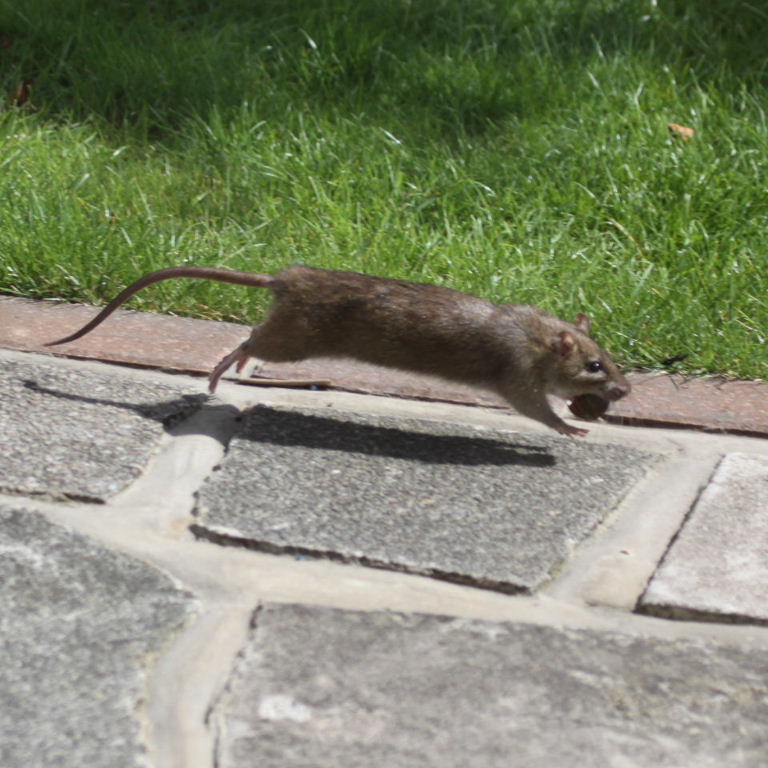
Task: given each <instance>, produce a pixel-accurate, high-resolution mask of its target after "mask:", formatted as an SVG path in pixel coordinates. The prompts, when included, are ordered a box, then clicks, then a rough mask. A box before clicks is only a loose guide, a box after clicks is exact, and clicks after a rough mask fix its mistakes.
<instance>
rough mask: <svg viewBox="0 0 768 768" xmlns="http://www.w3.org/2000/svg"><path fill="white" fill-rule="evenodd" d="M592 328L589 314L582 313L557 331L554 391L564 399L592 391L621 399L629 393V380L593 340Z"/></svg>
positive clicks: (595, 393) (609, 397) (592, 392)
mask: <svg viewBox="0 0 768 768" xmlns="http://www.w3.org/2000/svg"><path fill="white" fill-rule="evenodd" d="M590 330H591V322H590V320H589V318H588V317H587V316H586V315H584V314H581V313H579V314H578V315H576V322H575V323H574V324H573V325H572V326H570V327H568V326H566V327H565V328H561V329H559V330H558V331H557V333H556V335H555V337H554V340H553V342H552V345H553V350H552V351H553V352H554V353H555V360H556V362H555V365H554V370H553V371H552V389H553V392H554V393H555V394H557V395H559V396H560V397H563V398H565V399H569V398H572V397H574V396H575V395H586V394H592V395H597V396H598V397H601V398H603V399H605V400H619V399H620V398H622V397H624V396H625V395H627V394H629V390H630V385H629V382H628V381H627V380H626V378H624V375H623V374H622V373H621V371H620V370H619V369H618V368H617V367H616V364H615V363H614V362H613V360H611V358H610V357H609V356H608V353H607V352H606V351H605V350H604V349H601V348H600V347H599V346H598V345H597V344H596V343H595V342H594V341H593V340H592V337H591V336H590Z"/></svg>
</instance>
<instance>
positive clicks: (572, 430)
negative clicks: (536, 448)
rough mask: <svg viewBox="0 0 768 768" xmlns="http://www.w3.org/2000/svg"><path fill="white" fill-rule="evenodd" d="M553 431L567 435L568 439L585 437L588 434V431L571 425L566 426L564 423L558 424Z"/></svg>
mask: <svg viewBox="0 0 768 768" xmlns="http://www.w3.org/2000/svg"><path fill="white" fill-rule="evenodd" d="M555 429H556V430H557V431H558V432H559V433H560V434H561V435H567V436H568V437H586V436H587V435H588V434H589V430H588V429H581V428H580V427H574V426H573V425H572V424H566V423H565V422H564V421H563V422H561V423H560V424H558V425H557V426H556V427H555Z"/></svg>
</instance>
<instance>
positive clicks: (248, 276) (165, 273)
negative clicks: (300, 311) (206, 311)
mask: <svg viewBox="0 0 768 768" xmlns="http://www.w3.org/2000/svg"><path fill="white" fill-rule="evenodd" d="M174 277H194V278H198V279H200V280H217V281H218V282H220V283H235V284H236V285H252V286H255V287H257V288H269V287H270V285H271V284H272V279H273V278H272V276H271V275H259V274H254V273H252V272H238V271H236V270H234V269H221V268H218V267H191V266H189V267H168V269H160V270H158V271H157V272H150V273H149V274H148V275H144V277H140V278H139V279H138V280H137V281H136V282H135V283H131V285H129V286H128V287H127V288H125V289H124V290H122V291H121V292H120V293H118V294H117V296H115V298H114V299H112V301H110V302H109V304H107V306H106V307H104V309H102V310H101V312H99V314H98V315H96V317H94V318H93V320H90V321H89V322H87V323H86V324H85V325H84V326H83V327H82V328H81V329H80V330H79V331H75V333H73V334H71V335H70V336H65V337H64V338H63V339H59V340H58V341H49V342H48V343H47V344H46V345H45V346H46V347H54V346H56V345H57V344H66V343H67V342H69V341H75V339H79V338H80V337H81V336H85V334H86V333H89V332H90V331H92V330H93V329H94V328H95V327H96V326H97V325H101V323H102V322H104V320H106V319H107V318H108V317H109V316H110V315H111V314H112V313H113V312H114V311H115V310H116V309H117V308H118V307H119V306H120V305H121V304H122V303H124V302H125V301H127V300H128V299H130V298H131V296H133V294H134V293H137V292H138V291H140V290H141V289H142V288H146V287H147V286H148V285H152V283H159V282H160V281H161V280H170V279H172V278H174Z"/></svg>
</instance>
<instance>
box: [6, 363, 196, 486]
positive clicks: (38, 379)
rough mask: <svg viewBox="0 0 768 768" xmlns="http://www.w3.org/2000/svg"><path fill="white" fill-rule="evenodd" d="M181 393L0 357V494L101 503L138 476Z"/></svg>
mask: <svg viewBox="0 0 768 768" xmlns="http://www.w3.org/2000/svg"><path fill="white" fill-rule="evenodd" d="M183 393H184V390H183V389H182V388H179V389H176V388H174V387H171V386H165V385H163V384H154V383H152V384H150V383H145V382H141V381H137V380H135V379H131V378H129V377H122V376H120V374H119V373H117V372H115V373H110V374H101V373H96V372H92V371H79V370H73V369H71V368H65V367H62V366H60V365H55V364H54V365H46V364H38V363H27V362H18V361H12V360H3V361H2V364H1V365H0V402H2V408H0V434H1V435H2V436H3V446H2V450H0V490H3V491H10V492H15V493H41V494H47V495H52V496H57V495H64V496H70V497H73V498H84V499H93V500H103V499H105V498H108V497H109V496H112V495H114V494H115V493H117V492H118V491H120V490H122V489H123V488H124V487H125V486H126V485H127V484H128V483H129V482H130V481H131V480H133V479H134V478H136V477H137V476H138V475H139V474H140V473H141V471H142V468H143V466H144V464H145V463H146V461H147V459H148V458H149V457H150V456H151V454H152V451H153V450H154V449H155V447H156V446H157V444H158V442H159V441H160V439H161V438H162V436H163V434H164V431H163V422H164V421H166V420H168V419H173V418H174V417H176V418H182V417H183V416H184V415H186V414H189V413H191V412H192V411H193V410H194V409H195V408H196V407H197V401H196V400H195V398H194V397H192V398H190V397H187V398H184V397H183Z"/></svg>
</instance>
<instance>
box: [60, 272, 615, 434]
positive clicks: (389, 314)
mask: <svg viewBox="0 0 768 768" xmlns="http://www.w3.org/2000/svg"><path fill="white" fill-rule="evenodd" d="M176 277H193V278H202V279H207V280H217V281H220V282H226V283H235V284H238V285H250V286H255V287H259V288H268V289H269V290H270V291H272V292H273V294H274V303H273V305H272V307H271V309H270V311H269V313H268V315H267V317H266V318H265V320H264V321H263V322H262V323H261V324H260V325H257V326H256V327H255V328H254V329H253V331H252V332H251V335H250V337H249V338H248V339H247V340H246V341H244V342H243V343H242V344H241V345H240V346H238V347H237V348H236V349H235V350H233V351H232V352H230V353H229V354H228V355H227V356H226V357H224V358H223V359H222V360H221V362H220V363H219V364H218V365H217V366H216V367H215V368H214V369H213V371H212V372H211V375H210V379H209V381H210V383H209V389H210V391H211V392H213V391H214V390H215V389H216V385H217V383H218V381H219V379H220V378H221V376H222V374H223V373H224V372H225V371H226V370H227V369H228V368H229V367H230V366H231V365H233V364H236V365H237V372H238V373H239V372H240V371H242V369H243V367H244V366H245V364H246V363H247V362H248V360H249V359H250V358H251V357H254V358H257V359H259V360H262V361H269V362H287V361H296V360H305V359H307V358H311V357H343V358H351V359H354V360H359V361H364V362H368V363H374V364H377V365H382V366H386V367H389V368H398V369H401V370H406V371H413V372H416V373H428V374H434V375H437V376H440V377H442V378H445V379H450V380H453V381H459V382H464V383H467V384H473V385H477V386H481V387H484V388H486V389H490V390H492V391H495V392H498V393H499V394H500V395H501V396H502V397H504V398H505V399H506V400H507V401H508V402H509V403H510V404H511V405H512V406H513V407H514V408H515V409H516V410H518V411H519V412H520V413H522V414H524V415H525V416H529V417H530V418H532V419H536V420H537V421H540V422H542V423H543V424H546V425H547V426H549V427H552V429H555V430H557V431H558V432H560V433H561V434H563V435H569V436H577V435H578V436H583V435H586V434H587V430H586V429H580V428H579V427H575V426H572V425H570V424H567V423H566V422H565V421H563V420H562V419H561V418H560V417H559V416H557V414H555V412H554V411H553V410H552V408H551V406H550V405H549V402H548V401H547V395H557V396H559V397H562V398H565V399H570V398H573V397H575V396H578V395H584V394H593V395H597V396H599V397H600V398H602V399H603V400H618V399H619V398H621V397H624V396H625V395H626V394H627V393H628V392H629V389H630V387H629V383H628V382H627V380H626V379H625V378H624V376H623V375H622V374H621V372H620V371H619V369H618V368H617V367H616V365H615V364H614V363H613V361H612V360H611V359H610V357H609V356H608V354H607V353H606V352H605V351H604V350H602V349H601V348H600V347H599V346H598V345H597V344H596V343H595V342H594V341H593V340H592V339H591V338H590V336H589V333H590V321H589V318H588V317H587V316H586V315H583V314H579V315H578V316H577V317H576V322H575V324H570V323H566V322H563V321H562V320H558V319H557V318H556V317H552V316H551V315H548V314H546V313H545V312H543V311H542V310H540V309H536V308H535V307H530V306H527V305H523V304H493V303H491V302H490V301H488V300H486V299H481V298H478V297H476V296H471V295H469V294H466V293H461V292H459V291H455V290H452V289H450V288H442V287H439V286H436V285H428V284H424V283H411V282H407V281H405V280H393V279H390V278H383V277H371V276H369V275H363V274H359V273H356V272H338V271H334V270H327V269H318V268H315V267H307V266H302V265H297V266H293V267H289V268H288V269H283V270H280V271H279V272H277V273H275V274H274V275H263V274H252V273H249V272H236V271H234V270H229V269H217V268H214V267H192V266H183V267H171V268H169V269H161V270H160V271H158V272H152V273H151V274H148V275H145V276H144V277H142V278H140V279H139V280H137V281H136V282H135V283H133V284H132V285H129V286H128V287H127V288H125V289H124V290H123V291H122V292H121V293H120V294H118V295H117V296H116V297H115V298H114V299H112V301H111V302H110V303H109V304H108V305H107V306H106V307H104V309H102V310H101V312H100V313H99V314H98V315H96V317H95V318H93V320H91V321H90V322H89V323H87V324H86V325H85V326H83V328H81V329H80V330H79V331H77V332H76V333H73V334H72V335H70V336H67V337H66V338H63V339H59V340H58V341H54V342H50V343H49V344H48V345H46V346H53V345H55V344H64V343H66V342H69V341H74V340H75V339H79V338H80V337H81V336H84V335H85V334H86V333H88V332H89V331H91V330H93V329H94V328H95V327H96V326H97V325H99V324H100V323H101V322H102V321H103V320H105V319H106V318H107V317H108V316H109V315H110V314H112V312H114V311H115V309H117V308H118V307H119V306H120V305H121V304H122V303H123V302H125V301H126V300H127V299H128V298H130V297H131V296H133V294H135V293H136V292H137V291H139V290H141V289H142V288H145V287H146V286H148V285H151V284H152V283H157V282H159V281H161V280H169V279H171V278H176Z"/></svg>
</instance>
